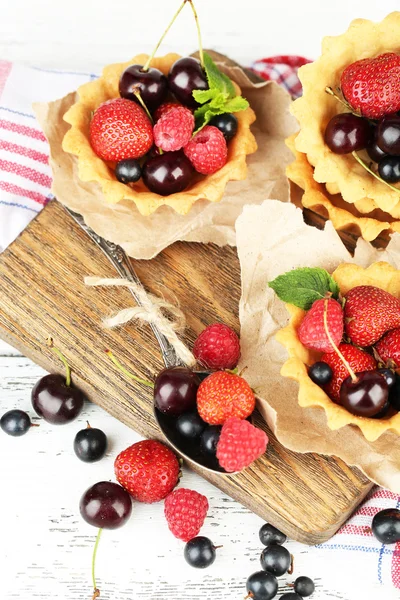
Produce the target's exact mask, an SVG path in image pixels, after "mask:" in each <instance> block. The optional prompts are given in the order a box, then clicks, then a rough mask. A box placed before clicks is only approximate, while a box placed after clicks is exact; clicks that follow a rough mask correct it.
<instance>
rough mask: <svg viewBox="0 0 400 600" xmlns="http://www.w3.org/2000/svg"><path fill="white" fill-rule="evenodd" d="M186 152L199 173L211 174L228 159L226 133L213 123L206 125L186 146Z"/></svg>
mask: <svg viewBox="0 0 400 600" xmlns="http://www.w3.org/2000/svg"><path fill="white" fill-rule="evenodd" d="M183 151H184V153H185V154H186V156H187V157H188V159H189V160H190V161H191V163H192V165H193V166H194V168H195V169H196V171H197V172H198V173H202V174H203V175H211V174H212V173H215V172H216V171H219V169H221V168H222V167H223V166H224V164H225V163H226V161H227V160H228V146H227V145H226V140H225V138H224V134H223V133H221V131H220V130H219V129H217V128H216V127H213V126H212V125H206V126H205V127H204V128H203V129H201V130H200V131H199V132H198V133H196V135H195V136H194V137H193V138H192V139H191V140H190V142H189V143H188V144H187V145H186V146H185V147H184V149H183Z"/></svg>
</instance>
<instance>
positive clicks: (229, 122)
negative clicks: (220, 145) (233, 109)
mask: <svg viewBox="0 0 400 600" xmlns="http://www.w3.org/2000/svg"><path fill="white" fill-rule="evenodd" d="M210 125H214V127H216V128H217V129H219V130H220V131H221V132H222V133H223V134H224V138H225V139H226V141H227V142H229V140H231V139H232V138H233V137H235V135H236V132H237V130H238V120H237V118H236V117H235V115H232V114H231V113H225V114H223V115H217V116H216V117H213V118H212V119H211V121H210Z"/></svg>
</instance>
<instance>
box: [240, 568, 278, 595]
mask: <svg viewBox="0 0 400 600" xmlns="http://www.w3.org/2000/svg"><path fill="white" fill-rule="evenodd" d="M246 589H247V591H248V594H249V598H251V599H252V600H272V598H275V596H276V594H277V593H278V581H277V579H276V577H274V575H271V573H266V571H257V573H253V574H252V575H250V577H249V578H248V580H247V582H246Z"/></svg>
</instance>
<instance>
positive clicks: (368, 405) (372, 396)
mask: <svg viewBox="0 0 400 600" xmlns="http://www.w3.org/2000/svg"><path fill="white" fill-rule="evenodd" d="M388 398H389V386H388V384H387V383H386V379H385V378H384V376H383V375H382V374H381V373H378V372H377V371H365V372H363V373H357V379H356V381H353V380H352V378H351V377H348V378H347V379H345V380H344V382H343V383H342V387H341V388H340V402H341V404H342V406H344V408H346V409H347V410H348V411H349V412H351V413H352V414H353V415H357V416H359V417H374V416H375V415H377V414H378V413H380V411H381V410H382V409H383V408H384V407H385V406H386V403H387V401H388Z"/></svg>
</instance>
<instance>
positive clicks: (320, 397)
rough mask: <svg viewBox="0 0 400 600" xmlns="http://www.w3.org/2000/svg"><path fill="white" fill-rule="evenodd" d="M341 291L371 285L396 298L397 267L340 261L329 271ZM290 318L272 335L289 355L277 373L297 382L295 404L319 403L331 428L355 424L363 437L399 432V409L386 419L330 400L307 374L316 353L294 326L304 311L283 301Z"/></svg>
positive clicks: (399, 273)
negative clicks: (366, 415) (363, 414)
mask: <svg viewBox="0 0 400 600" xmlns="http://www.w3.org/2000/svg"><path fill="white" fill-rule="evenodd" d="M332 277H333V278H334V279H335V280H336V281H337V283H338V285H339V288H340V291H341V293H342V294H347V292H348V291H349V290H350V289H351V288H353V287H355V286H357V285H374V286H376V287H379V288H382V289H383V290H386V291H387V292H390V293H391V294H393V295H394V296H396V297H397V298H400V271H398V270H397V269H395V268H394V267H392V266H391V265H389V264H388V263H385V262H377V263H374V264H372V265H371V266H370V267H368V268H367V269H363V268H362V267H359V266H357V265H352V264H348V263H344V264H342V265H340V266H339V267H338V268H337V269H336V271H335V272H334V273H333V274H332ZM287 309H288V311H289V314H290V321H289V324H288V325H287V327H285V328H284V329H281V330H280V331H279V332H278V334H277V335H276V339H277V340H278V341H279V342H280V343H281V344H283V346H285V348H286V350H287V352H288V354H289V358H288V360H287V361H286V362H285V364H284V365H283V367H282V369H281V375H283V376H284V377H289V378H290V379H294V380H295V381H297V382H298V384H299V395H298V401H299V405H300V406H302V407H305V408H307V407H311V406H319V407H321V408H323V409H324V411H325V414H326V418H327V424H328V427H329V428H330V429H332V430H336V429H340V428H341V427H344V426H345V425H353V426H357V427H358V428H359V429H360V430H361V432H362V433H363V435H364V437H365V438H366V439H367V440H368V441H370V442H374V441H375V440H377V439H378V438H379V437H380V436H381V435H382V434H383V433H385V432H386V431H394V432H396V433H400V413H396V414H395V415H394V416H392V417H390V418H387V419H367V418H364V417H357V416H355V415H352V414H351V413H349V412H348V411H347V410H346V409H345V408H343V407H342V406H339V405H338V404H335V403H334V402H332V400H331V399H330V398H329V396H328V395H327V394H326V393H325V392H324V390H323V389H322V388H320V387H319V386H318V385H316V384H315V383H313V382H312V381H311V379H310V378H309V376H308V373H307V366H309V365H311V364H313V363H314V362H315V361H316V360H317V359H318V357H319V356H320V354H318V353H316V352H314V351H312V350H309V349H308V348H306V347H305V346H303V344H302V343H301V342H300V340H299V338H298V335H297V330H298V328H299V326H300V323H301V321H302V320H303V317H304V314H305V312H304V311H303V310H301V309H300V308H297V307H295V306H293V305H287Z"/></svg>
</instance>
